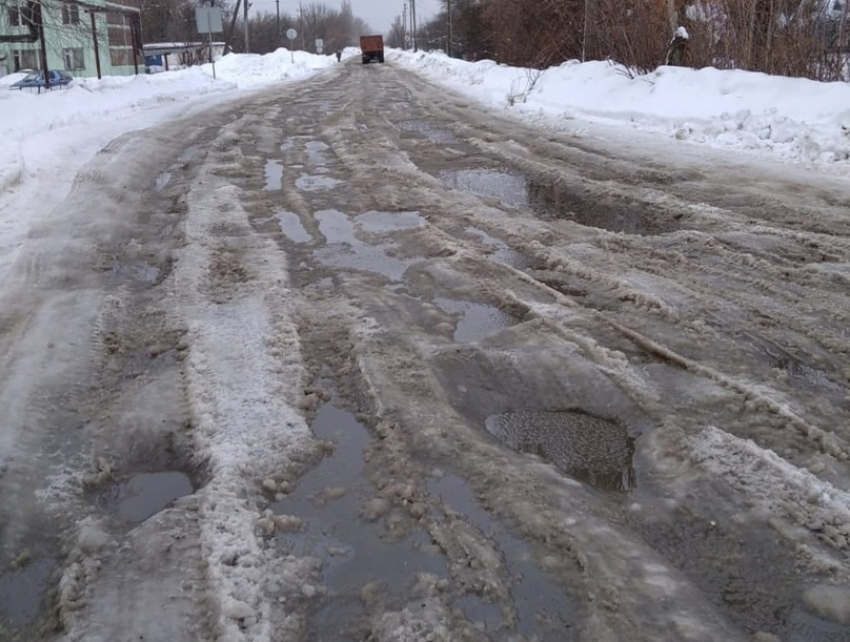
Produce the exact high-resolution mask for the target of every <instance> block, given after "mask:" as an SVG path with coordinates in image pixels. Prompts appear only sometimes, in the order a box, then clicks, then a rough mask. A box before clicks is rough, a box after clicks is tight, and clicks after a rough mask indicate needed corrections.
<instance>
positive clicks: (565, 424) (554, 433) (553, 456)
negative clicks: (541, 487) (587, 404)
mask: <svg viewBox="0 0 850 642" xmlns="http://www.w3.org/2000/svg"><path fill="white" fill-rule="evenodd" d="M484 427H485V428H486V430H487V432H488V433H490V434H491V435H492V436H493V437H495V438H496V439H498V440H499V441H500V442H502V443H503V444H505V445H506V446H508V447H509V448H511V449H513V450H516V451H518V452H522V453H531V454H534V455H539V456H540V457H542V458H543V459H545V460H546V461H549V462H551V463H552V464H554V465H555V466H556V467H557V468H558V469H560V470H561V471H563V472H564V473H566V474H567V475H570V476H571V477H575V478H576V479H578V480H581V481H584V482H586V483H588V484H591V485H592V486H596V487H597V488H601V489H603V490H613V491H627V490H630V489H632V488H634V487H635V485H636V477H635V470H634V467H633V466H632V457H633V455H634V449H635V448H634V439H633V438H632V437H630V436H629V434H628V432H627V431H626V429H625V428H623V427H621V426H619V425H618V424H615V423H614V422H611V421H607V420H605V419H600V418H599V417H594V416H592V415H587V414H584V413H581V412H575V411H567V412H544V411H521V412H508V413H504V414H501V415H491V416H489V417H487V419H486V420H485V422H484Z"/></svg>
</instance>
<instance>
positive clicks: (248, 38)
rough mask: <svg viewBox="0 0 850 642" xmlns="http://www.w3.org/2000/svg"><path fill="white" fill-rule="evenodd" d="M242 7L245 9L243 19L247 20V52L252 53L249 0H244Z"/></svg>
mask: <svg viewBox="0 0 850 642" xmlns="http://www.w3.org/2000/svg"><path fill="white" fill-rule="evenodd" d="M242 7H243V8H244V9H245V11H244V13H243V14H242V19H243V20H244V21H245V53H251V39H250V34H249V33H248V0H243V2H242Z"/></svg>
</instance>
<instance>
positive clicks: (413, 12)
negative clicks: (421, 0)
mask: <svg viewBox="0 0 850 642" xmlns="http://www.w3.org/2000/svg"><path fill="white" fill-rule="evenodd" d="M410 30H411V31H412V32H413V53H416V52H417V51H419V50H418V49H417V47H416V0H410Z"/></svg>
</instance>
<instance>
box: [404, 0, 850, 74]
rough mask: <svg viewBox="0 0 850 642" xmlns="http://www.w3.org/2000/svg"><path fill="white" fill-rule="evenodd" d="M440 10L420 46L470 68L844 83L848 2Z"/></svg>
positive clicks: (677, 1)
mask: <svg viewBox="0 0 850 642" xmlns="http://www.w3.org/2000/svg"><path fill="white" fill-rule="evenodd" d="M441 2H442V8H441V11H440V12H439V14H438V15H437V16H436V17H435V18H434V19H432V20H430V21H428V22H426V23H424V24H422V25H421V26H420V28H419V29H418V31H417V41H418V45H419V46H420V47H421V48H423V49H441V50H444V51H447V52H448V53H450V55H453V56H456V57H462V58H466V59H468V60H478V59H483V58H489V59H493V60H496V61H499V62H503V63H507V64H511V65H519V66H526V67H536V68H542V67H548V66H552V65H557V64H560V63H562V62H564V61H566V60H573V59H577V60H611V61H614V62H617V63H621V64H622V65H624V66H625V67H626V68H628V69H630V70H633V71H634V72H635V73H641V72H645V71H649V70H651V69H655V68H656V67H657V66H659V65H662V64H666V63H676V64H684V65H687V66H691V67H697V68H699V67H709V66H710V67H717V68H720V69H745V70H749V71H761V72H765V73H769V74H777V75H785V76H798V77H807V78H812V79H817V80H830V81H831V80H847V79H848V67H849V66H850V60H848V53H850V15H848V7H850V0H521V1H520V0H441ZM680 27H684V30H685V32H686V34H687V39H685V38H684V37H682V36H684V34H683V33H682V31H681V30H679V28H680ZM677 30H679V31H678V33H679V34H680V38H678V39H677V41H675V42H674V36H675V35H676V33H677ZM399 32H400V33H404V26H403V25H401V24H400V22H399V23H398V24H397V26H396V28H394V30H393V33H391V34H390V36H391V40H400V38H399V36H398V33H399ZM450 33H451V39H450V38H449V34H450ZM393 44H396V45H400V44H401V43H400V42H399V43H395V42H394V43H393Z"/></svg>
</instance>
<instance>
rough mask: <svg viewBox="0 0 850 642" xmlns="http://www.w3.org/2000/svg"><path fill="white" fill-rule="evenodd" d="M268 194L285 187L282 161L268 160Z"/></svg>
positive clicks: (266, 169) (266, 172) (266, 168)
mask: <svg viewBox="0 0 850 642" xmlns="http://www.w3.org/2000/svg"><path fill="white" fill-rule="evenodd" d="M265 174H266V186H265V189H266V191H267V192H276V191H280V190H281V189H282V187H283V165H281V163H280V161H276V160H267V161H266V167H265Z"/></svg>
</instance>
